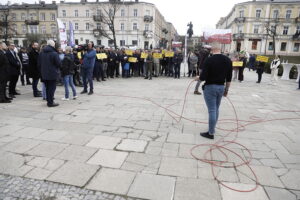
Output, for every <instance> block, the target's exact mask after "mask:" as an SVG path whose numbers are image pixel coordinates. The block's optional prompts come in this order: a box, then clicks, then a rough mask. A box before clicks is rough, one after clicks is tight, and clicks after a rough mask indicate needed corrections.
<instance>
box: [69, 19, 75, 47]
mask: <svg viewBox="0 0 300 200" xmlns="http://www.w3.org/2000/svg"><path fill="white" fill-rule="evenodd" d="M69 30H70V35H69V46H71V47H74V46H75V40H74V29H73V24H72V22H71V21H69Z"/></svg>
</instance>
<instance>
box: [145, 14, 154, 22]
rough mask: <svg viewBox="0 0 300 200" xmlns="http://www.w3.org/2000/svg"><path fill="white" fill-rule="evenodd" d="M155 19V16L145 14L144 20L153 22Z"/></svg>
mask: <svg viewBox="0 0 300 200" xmlns="http://www.w3.org/2000/svg"><path fill="white" fill-rule="evenodd" d="M152 21H153V17H152V16H150V15H145V16H144V22H149V23H151V22H152Z"/></svg>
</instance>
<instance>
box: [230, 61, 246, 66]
mask: <svg viewBox="0 0 300 200" xmlns="http://www.w3.org/2000/svg"><path fill="white" fill-rule="evenodd" d="M243 65H244V63H243V62H240V61H233V62H232V67H243Z"/></svg>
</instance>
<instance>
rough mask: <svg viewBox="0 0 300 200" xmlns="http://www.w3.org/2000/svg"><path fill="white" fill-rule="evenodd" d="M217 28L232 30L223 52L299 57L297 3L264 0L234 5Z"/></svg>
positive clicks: (299, 12)
mask: <svg viewBox="0 0 300 200" xmlns="http://www.w3.org/2000/svg"><path fill="white" fill-rule="evenodd" d="M217 28H218V29H231V30H232V43H231V44H230V45H224V46H223V47H222V49H223V50H224V51H225V52H231V53H233V52H239V51H242V50H246V51H248V52H249V53H255V54H266V55H271V54H273V52H274V50H275V52H276V54H279V55H294V56H298V55H300V1H299V0H288V1H287V0H263V1H255V0H253V1H249V2H244V3H239V4H236V5H235V6H234V7H233V9H232V10H231V12H230V13H229V14H228V15H227V16H226V17H223V18H221V19H220V20H219V22H218V23H217Z"/></svg>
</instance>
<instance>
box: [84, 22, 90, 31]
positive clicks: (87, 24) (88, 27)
mask: <svg viewBox="0 0 300 200" xmlns="http://www.w3.org/2000/svg"><path fill="white" fill-rule="evenodd" d="M85 30H87V31H88V30H90V24H89V23H86V24H85Z"/></svg>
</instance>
